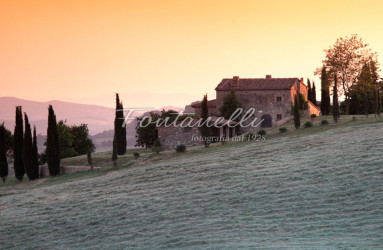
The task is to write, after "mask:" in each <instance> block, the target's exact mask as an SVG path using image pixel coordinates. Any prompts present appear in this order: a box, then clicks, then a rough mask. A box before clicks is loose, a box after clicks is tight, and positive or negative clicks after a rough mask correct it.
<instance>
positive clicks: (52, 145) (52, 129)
mask: <svg viewBox="0 0 383 250" xmlns="http://www.w3.org/2000/svg"><path fill="white" fill-rule="evenodd" d="M47 135H48V137H47V148H46V153H47V160H48V161H47V162H48V169H49V175H50V176H56V175H59V174H60V145H59V138H58V132H57V122H56V115H55V112H54V110H53V107H52V105H49V115H48V131H47Z"/></svg>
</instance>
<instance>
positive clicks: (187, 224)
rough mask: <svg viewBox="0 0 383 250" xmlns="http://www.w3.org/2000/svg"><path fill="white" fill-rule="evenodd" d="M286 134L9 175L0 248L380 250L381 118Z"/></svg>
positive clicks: (0, 194) (1, 196) (100, 157)
mask: <svg viewBox="0 0 383 250" xmlns="http://www.w3.org/2000/svg"><path fill="white" fill-rule="evenodd" d="M321 119H327V120H328V121H329V122H330V124H329V125H326V126H321V125H319V124H320V120H321ZM304 122H305V121H303V122H302V124H303V123H304ZM285 127H286V128H287V129H288V132H287V133H283V134H280V133H279V132H278V130H277V129H271V130H269V131H268V137H267V140H266V141H261V142H239V143H238V142H230V143H228V144H226V145H220V144H215V145H212V146H211V147H210V148H208V149H207V150H205V149H203V148H202V147H195V148H190V149H188V152H186V153H185V154H177V153H175V152H173V151H169V152H163V153H160V154H159V155H155V154H152V153H151V152H148V151H146V150H144V149H142V150H141V152H140V153H141V157H140V158H139V159H134V158H133V157H132V153H133V152H129V154H127V155H126V156H124V157H120V160H119V166H120V167H119V169H117V170H113V169H111V167H110V162H109V159H110V156H111V155H110V152H105V153H100V154H95V155H94V163H95V166H100V167H102V168H101V169H100V170H97V171H93V172H86V173H76V174H71V175H65V176H60V177H56V178H45V179H42V180H38V181H35V182H28V181H26V182H25V183H22V184H17V185H15V184H14V183H12V181H13V180H12V178H10V180H9V181H10V182H11V184H12V185H11V184H7V185H6V186H3V187H2V186H0V218H1V219H0V230H1V231H0V246H1V248H4V249H30V248H32V249H33V248H38V249H41V248H42V249H67V248H85V249H122V248H140V249H141V248H144V249H169V248H193V249H195V248H198V249H206V248H209V249H210V248H213V249H221V248H224V249H225V248H226V249H237V248H259V249H265V248H275V249H280V248H291V249H296V248H306V249H307V248H309V249H322V248H326V249H328V248H344V249H349V248H355V249H361V248H382V247H383V237H382V235H383V216H382V214H383V185H382V183H383V162H382V149H383V146H382V140H383V123H382V120H378V121H377V120H375V119H373V118H372V117H371V118H370V119H367V120H366V119H364V118H363V117H361V116H358V117H357V119H356V121H352V118H351V117H342V119H341V120H340V123H339V124H333V123H332V119H331V117H321V118H320V119H318V120H317V121H316V122H315V124H314V127H313V128H307V129H303V128H302V129H299V130H298V131H297V130H295V129H294V128H293V124H292V122H289V123H287V124H286V125H285ZM63 163H65V164H68V165H76V164H78V165H84V163H86V158H85V157H76V158H71V159H66V160H64V161H63Z"/></svg>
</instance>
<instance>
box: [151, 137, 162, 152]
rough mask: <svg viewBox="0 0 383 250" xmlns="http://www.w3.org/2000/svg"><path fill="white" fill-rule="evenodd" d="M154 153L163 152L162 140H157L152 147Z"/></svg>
mask: <svg viewBox="0 0 383 250" xmlns="http://www.w3.org/2000/svg"><path fill="white" fill-rule="evenodd" d="M152 151H153V152H155V153H157V154H159V153H160V151H161V143H160V140H158V139H155V140H154V142H153V146H152Z"/></svg>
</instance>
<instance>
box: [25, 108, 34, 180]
mask: <svg viewBox="0 0 383 250" xmlns="http://www.w3.org/2000/svg"><path fill="white" fill-rule="evenodd" d="M24 121H25V123H24V124H25V130H24V144H23V160H24V168H25V172H26V174H27V176H28V178H29V180H33V179H35V176H34V171H33V151H32V131H31V125H30V124H29V119H28V116H27V114H26V113H24Z"/></svg>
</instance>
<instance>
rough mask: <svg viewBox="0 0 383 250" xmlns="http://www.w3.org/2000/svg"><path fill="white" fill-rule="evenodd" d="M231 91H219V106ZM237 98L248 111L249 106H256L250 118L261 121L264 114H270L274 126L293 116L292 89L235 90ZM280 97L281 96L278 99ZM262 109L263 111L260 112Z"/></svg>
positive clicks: (245, 130)
mask: <svg viewBox="0 0 383 250" xmlns="http://www.w3.org/2000/svg"><path fill="white" fill-rule="evenodd" d="M228 93H229V91H217V92H216V97H217V106H218V107H220V106H221V105H222V103H223V98H224V97H225V96H226V95H227V94H228ZM235 95H236V97H237V99H238V100H239V101H240V103H241V106H242V108H243V109H244V110H245V111H246V110H248V109H249V108H254V109H255V111H256V112H255V113H254V115H253V117H252V118H251V119H249V121H250V120H253V119H254V118H257V119H258V120H257V121H259V122H260V121H261V120H262V117H264V115H270V116H271V119H272V126H273V127H274V126H277V125H278V124H280V122H281V121H286V120H288V119H289V118H291V103H292V100H291V91H290V90H252V91H235ZM278 97H280V98H281V100H280V101H278V99H277V98H278ZM260 111H262V112H260ZM278 115H280V117H278ZM260 128H261V127H260V126H259V127H256V128H252V127H247V128H241V129H240V132H241V133H246V132H248V131H255V130H258V129H260Z"/></svg>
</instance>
